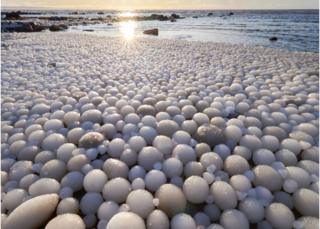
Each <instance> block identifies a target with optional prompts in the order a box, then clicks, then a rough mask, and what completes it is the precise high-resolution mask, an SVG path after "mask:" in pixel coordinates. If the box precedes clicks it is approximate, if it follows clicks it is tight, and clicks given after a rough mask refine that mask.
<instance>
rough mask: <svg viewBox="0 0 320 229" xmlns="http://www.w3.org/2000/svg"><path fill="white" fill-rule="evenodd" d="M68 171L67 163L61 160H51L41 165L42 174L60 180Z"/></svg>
mask: <svg viewBox="0 0 320 229" xmlns="http://www.w3.org/2000/svg"><path fill="white" fill-rule="evenodd" d="M66 173H67V165H66V163H64V162H63V161H61V160H50V161H48V162H47V163H45V164H44V165H43V166H42V167H41V171H40V176H41V177H48V178H53V179H56V180H57V181H60V180H61V178H62V177H63V176H64V175H65V174H66Z"/></svg>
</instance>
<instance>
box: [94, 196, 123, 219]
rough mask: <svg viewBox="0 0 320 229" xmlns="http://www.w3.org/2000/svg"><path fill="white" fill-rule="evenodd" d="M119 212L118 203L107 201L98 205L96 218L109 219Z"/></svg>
mask: <svg viewBox="0 0 320 229" xmlns="http://www.w3.org/2000/svg"><path fill="white" fill-rule="evenodd" d="M118 212H119V205H118V204H117V203H116V202H114V201H107V202H104V203H103V204H101V205H100V207H99V209H98V218H99V219H103V220H106V221H109V220H110V219H111V218H112V217H113V216H114V215H115V214H117V213H118Z"/></svg>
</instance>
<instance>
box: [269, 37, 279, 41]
mask: <svg viewBox="0 0 320 229" xmlns="http://www.w3.org/2000/svg"><path fill="white" fill-rule="evenodd" d="M277 40H278V38H277V37H270V38H269V41H277Z"/></svg>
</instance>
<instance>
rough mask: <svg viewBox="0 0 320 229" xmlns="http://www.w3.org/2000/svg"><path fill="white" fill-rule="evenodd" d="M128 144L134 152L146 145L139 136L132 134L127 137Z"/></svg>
mask: <svg viewBox="0 0 320 229" xmlns="http://www.w3.org/2000/svg"><path fill="white" fill-rule="evenodd" d="M128 144H129V146H130V149H132V150H133V151H135V152H139V151H140V150H142V148H143V147H145V146H146V145H147V143H146V141H145V140H144V139H143V138H142V137H141V136H133V137H131V138H130V139H129V141H128Z"/></svg>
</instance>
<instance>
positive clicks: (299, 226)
mask: <svg viewBox="0 0 320 229" xmlns="http://www.w3.org/2000/svg"><path fill="white" fill-rule="evenodd" d="M292 227H293V228H294V229H302V228H304V225H303V222H302V221H300V220H295V221H294V222H293V224H292Z"/></svg>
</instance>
